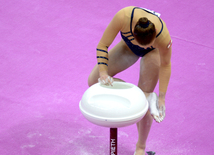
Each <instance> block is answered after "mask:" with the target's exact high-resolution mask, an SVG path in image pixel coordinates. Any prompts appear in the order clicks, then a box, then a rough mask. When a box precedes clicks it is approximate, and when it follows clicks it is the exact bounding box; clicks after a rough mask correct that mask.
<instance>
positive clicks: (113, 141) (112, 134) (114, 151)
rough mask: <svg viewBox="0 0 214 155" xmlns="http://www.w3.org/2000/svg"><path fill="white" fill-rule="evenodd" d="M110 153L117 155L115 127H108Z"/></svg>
mask: <svg viewBox="0 0 214 155" xmlns="http://www.w3.org/2000/svg"><path fill="white" fill-rule="evenodd" d="M110 155H117V128H110Z"/></svg>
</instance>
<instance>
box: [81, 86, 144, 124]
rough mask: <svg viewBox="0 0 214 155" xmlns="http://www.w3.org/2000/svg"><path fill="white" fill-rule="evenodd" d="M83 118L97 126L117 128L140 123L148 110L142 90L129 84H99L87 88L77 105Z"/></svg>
mask: <svg viewBox="0 0 214 155" xmlns="http://www.w3.org/2000/svg"><path fill="white" fill-rule="evenodd" d="M79 108H80V111H81V112H82V114H83V116H84V117H85V118H86V119H87V120H88V121H90V122H91V123H94V124H96V125H99V126H104V127H110V128H118V127H124V126H129V125H131V124H134V123H137V122H138V121H140V120H141V119H142V118H143V117H144V115H145V114H146V112H147V110H148V102H147V100H146V97H145V95H144V93H143V92H142V90H141V89H140V88H138V87H137V86H135V85H134V84H131V83H126V82H114V83H113V86H105V85H101V84H99V83H97V84H94V85H92V86H91V87H89V88H88V89H87V90H86V91H85V93H84V94H83V96H82V99H81V101H80V103H79Z"/></svg>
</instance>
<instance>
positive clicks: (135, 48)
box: [120, 7, 163, 57]
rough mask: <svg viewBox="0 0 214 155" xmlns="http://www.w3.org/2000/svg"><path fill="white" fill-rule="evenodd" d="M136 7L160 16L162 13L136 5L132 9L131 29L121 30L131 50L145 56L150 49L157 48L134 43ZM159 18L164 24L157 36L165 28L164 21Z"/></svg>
mask: <svg viewBox="0 0 214 155" xmlns="http://www.w3.org/2000/svg"><path fill="white" fill-rule="evenodd" d="M135 9H142V10H144V11H146V12H148V13H151V14H153V15H155V16H157V17H158V18H159V16H160V14H159V13H156V12H154V11H151V10H148V9H144V8H139V7H135V8H134V9H133V10H132V14H131V22H130V31H129V32H120V34H121V37H122V38H123V40H124V41H125V43H126V44H127V46H128V47H129V48H130V49H131V51H132V52H133V53H135V54H136V55H137V56H139V57H143V56H144V55H146V54H147V53H149V52H150V51H152V50H153V49H155V48H154V47H152V46H151V47H149V48H147V49H145V48H142V47H140V46H138V45H134V44H132V42H131V41H132V40H134V36H133V33H132V20H133V17H134V10H135ZM159 20H160V22H161V24H162V28H161V30H160V32H159V33H158V34H157V35H156V38H157V37H158V36H159V35H160V34H161V32H162V30H163V22H162V20H161V19H160V18H159ZM124 35H128V36H124Z"/></svg>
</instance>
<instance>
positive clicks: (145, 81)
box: [135, 49, 160, 155]
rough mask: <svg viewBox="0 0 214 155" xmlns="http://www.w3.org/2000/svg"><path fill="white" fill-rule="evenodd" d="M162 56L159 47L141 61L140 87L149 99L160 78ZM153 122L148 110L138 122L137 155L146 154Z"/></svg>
mask: <svg viewBox="0 0 214 155" xmlns="http://www.w3.org/2000/svg"><path fill="white" fill-rule="evenodd" d="M159 68H160V56H159V51H158V49H154V50H152V51H151V52H149V53H147V54H146V55H145V56H144V57H143V58H142V59H141V62H140V78H139V82H138V87H139V88H140V89H141V90H142V91H143V92H144V93H145V95H146V97H147V99H148V97H149V96H150V95H151V93H152V92H153V91H154V89H155V86H156V84H157V82H158V78H159ZM152 122H153V117H152V115H151V113H150V111H149V110H148V111H147V113H146V115H145V116H144V117H143V118H142V119H141V120H140V121H139V122H138V123H137V129H138V142H137V144H136V150H135V155H145V148H146V140H147V137H148V135H149V131H150V128H151V125H152Z"/></svg>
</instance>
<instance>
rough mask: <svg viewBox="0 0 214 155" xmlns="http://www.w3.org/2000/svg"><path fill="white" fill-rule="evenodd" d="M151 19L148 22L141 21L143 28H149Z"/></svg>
mask: <svg viewBox="0 0 214 155" xmlns="http://www.w3.org/2000/svg"><path fill="white" fill-rule="evenodd" d="M149 24H150V23H149V21H147V23H140V26H141V27H142V28H147V27H148V26H149Z"/></svg>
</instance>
